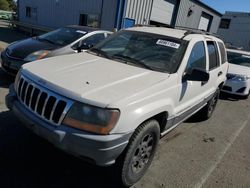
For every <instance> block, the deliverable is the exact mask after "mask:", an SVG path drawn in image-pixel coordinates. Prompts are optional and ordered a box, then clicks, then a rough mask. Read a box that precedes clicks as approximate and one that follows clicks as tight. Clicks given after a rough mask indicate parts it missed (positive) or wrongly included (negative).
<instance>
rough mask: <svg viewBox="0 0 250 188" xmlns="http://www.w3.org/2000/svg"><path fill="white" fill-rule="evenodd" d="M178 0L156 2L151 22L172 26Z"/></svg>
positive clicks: (158, 0) (155, 0) (156, 0)
mask: <svg viewBox="0 0 250 188" xmlns="http://www.w3.org/2000/svg"><path fill="white" fill-rule="evenodd" d="M176 1H177V0H154V3H153V7H152V12H151V18H150V20H152V21H155V22H159V23H164V24H168V25H170V24H171V21H172V18H173V14H174V9H175V5H176Z"/></svg>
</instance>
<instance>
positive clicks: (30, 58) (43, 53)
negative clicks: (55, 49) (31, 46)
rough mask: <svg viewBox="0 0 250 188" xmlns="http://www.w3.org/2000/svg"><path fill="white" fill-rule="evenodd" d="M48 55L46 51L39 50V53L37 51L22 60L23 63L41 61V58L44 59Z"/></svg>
mask: <svg viewBox="0 0 250 188" xmlns="http://www.w3.org/2000/svg"><path fill="white" fill-rule="evenodd" d="M49 53H50V51H48V50H40V51H37V52H34V53H32V54H30V55H28V56H27V57H26V58H25V59H24V61H35V60H38V59H42V58H44V57H46V56H47V55H48V54H49Z"/></svg>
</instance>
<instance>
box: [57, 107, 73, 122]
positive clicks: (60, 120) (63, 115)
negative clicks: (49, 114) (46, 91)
mask: <svg viewBox="0 0 250 188" xmlns="http://www.w3.org/2000/svg"><path fill="white" fill-rule="evenodd" d="M70 107H71V106H66V107H65V108H64V110H63V113H62V115H61V117H60V118H59V123H60V124H61V123H62V121H63V119H64V117H65V116H66V114H67V112H68V111H69V108H70Z"/></svg>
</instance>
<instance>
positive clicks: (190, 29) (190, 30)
mask: <svg viewBox="0 0 250 188" xmlns="http://www.w3.org/2000/svg"><path fill="white" fill-rule="evenodd" d="M174 28H175V29H180V30H186V31H187V32H186V33H184V36H187V35H190V34H204V35H210V36H214V37H217V38H220V36H219V35H217V34H215V33H211V32H208V31H204V30H201V29H194V28H190V27H182V26H175V27H174Z"/></svg>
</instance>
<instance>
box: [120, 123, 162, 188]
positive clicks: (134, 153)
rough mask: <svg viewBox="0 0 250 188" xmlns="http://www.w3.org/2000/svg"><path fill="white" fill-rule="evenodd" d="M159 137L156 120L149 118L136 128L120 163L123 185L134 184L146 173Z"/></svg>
mask: <svg viewBox="0 0 250 188" xmlns="http://www.w3.org/2000/svg"><path fill="white" fill-rule="evenodd" d="M159 139H160V126H159V123H158V122H157V121H156V120H149V121H147V122H145V123H143V124H142V125H140V126H139V127H138V128H137V129H136V130H135V132H134V134H133V135H132V137H131V139H130V142H129V144H128V147H127V150H126V153H125V154H124V156H123V159H122V161H120V163H118V164H119V168H120V175H121V176H120V179H121V181H122V184H123V186H126V187H129V186H132V185H133V184H134V183H136V182H137V181H138V180H139V179H140V178H141V177H142V176H143V175H144V174H145V172H146V170H147V169H148V167H149V166H150V164H151V162H152V160H153V158H154V154H155V151H156V148H157V145H158V141H159Z"/></svg>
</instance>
